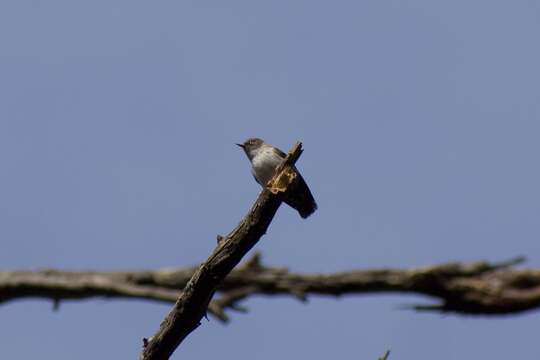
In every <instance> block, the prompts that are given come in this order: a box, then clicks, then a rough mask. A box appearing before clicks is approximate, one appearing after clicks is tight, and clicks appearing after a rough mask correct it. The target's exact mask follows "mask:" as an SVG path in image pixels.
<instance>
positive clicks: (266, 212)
mask: <svg viewBox="0 0 540 360" xmlns="http://www.w3.org/2000/svg"><path fill="white" fill-rule="evenodd" d="M301 154H302V144H301V143H296V145H295V146H294V147H293V148H292V149H291V151H290V152H289V154H288V155H287V157H286V158H285V159H284V160H283V162H282V163H281V164H280V166H278V168H277V169H276V174H275V175H274V177H273V178H272V180H270V182H269V184H268V185H267V188H265V189H263V191H262V192H261V194H260V195H259V197H258V199H257V201H256V202H255V204H254V205H253V207H252V208H251V210H250V211H249V213H248V214H247V216H246V217H245V218H244V219H243V220H242V221H241V222H240V224H238V226H237V227H236V228H235V229H234V230H233V231H231V232H230V233H229V234H228V235H227V236H225V237H222V236H218V245H217V247H216V248H215V249H214V252H213V253H212V254H211V255H210V257H209V258H208V259H207V260H206V261H205V262H204V263H203V264H202V265H201V266H200V267H199V268H198V269H197V270H196V271H195V273H194V274H193V276H192V277H191V279H190V280H189V281H188V283H187V284H186V286H185V287H184V289H183V291H182V293H181V294H180V297H179V298H178V300H177V301H176V302H175V304H174V306H173V308H172V310H171V311H170V312H169V314H168V315H167V316H166V317H165V319H164V320H163V322H162V323H161V326H160V328H159V330H158V331H157V333H156V334H155V335H154V336H152V337H151V338H150V339H149V340H145V341H144V349H143V352H142V354H141V359H142V360H157V359H159V360H164V359H168V358H169V357H170V356H171V355H172V353H173V352H174V350H175V349H176V348H177V347H178V345H179V344H180V343H181V342H182V340H183V339H185V338H186V337H187V336H188V335H189V334H190V333H191V332H192V331H193V330H195V329H196V328H197V327H198V326H199V325H200V320H201V319H202V317H203V316H205V314H206V312H207V308H208V306H209V304H210V300H211V299H212V296H213V295H214V293H215V291H216V290H217V288H218V287H219V286H220V285H221V283H222V281H223V279H224V278H225V277H226V276H227V275H228V274H229V273H230V272H231V271H232V269H233V268H234V267H235V266H236V265H237V264H238V263H239V262H240V260H241V259H242V257H243V256H244V255H245V254H246V253H247V252H248V251H249V250H250V249H251V248H252V247H253V246H254V245H255V244H256V243H257V241H259V239H260V238H261V236H263V235H264V234H265V233H266V230H267V229H268V226H269V225H270V223H271V222H272V219H273V218H274V215H275V213H276V211H277V209H278V208H279V206H280V205H281V202H282V195H283V194H284V193H285V192H286V191H288V190H289V186H293V185H294V184H295V183H296V181H295V180H296V179H295V178H296V172H295V171H293V170H292V168H291V166H293V165H294V164H295V163H296V161H297V160H298V158H299V157H300V155H301Z"/></svg>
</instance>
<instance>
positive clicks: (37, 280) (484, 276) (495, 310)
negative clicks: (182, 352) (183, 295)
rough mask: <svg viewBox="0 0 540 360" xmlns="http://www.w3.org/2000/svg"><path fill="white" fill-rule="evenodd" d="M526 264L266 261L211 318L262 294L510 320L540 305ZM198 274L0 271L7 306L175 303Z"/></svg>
mask: <svg viewBox="0 0 540 360" xmlns="http://www.w3.org/2000/svg"><path fill="white" fill-rule="evenodd" d="M522 261H523V258H521V257H518V258H515V259H511V260H509V261H505V262H501V263H495V264H493V263H489V262H483V261H482V262H474V263H447V264H439V265H433V266H426V267H420V268H412V269H380V270H353V271H347V272H340V273H333V274H299V273H292V272H290V271H288V270H287V269H286V268H283V267H269V266H264V265H263V264H261V262H260V256H259V255H258V254H255V255H254V256H253V257H252V258H251V259H249V260H247V261H246V262H244V263H243V264H241V265H240V266H239V267H238V268H236V269H235V270H233V271H232V272H231V273H230V274H229V275H228V276H227V277H226V278H225V280H224V281H223V283H222V284H221V286H220V287H219V288H218V290H217V291H218V292H219V293H220V295H221V296H220V297H219V298H218V299H215V300H212V301H211V302H210V305H209V312H210V313H211V314H212V315H214V316H216V317H218V318H219V319H221V320H223V321H226V320H227V319H228V316H227V315H226V313H225V311H226V310H227V309H233V310H240V311H244V310H245V309H243V308H242V307H240V306H239V303H240V302H241V301H242V300H244V299H246V298H248V297H250V296H255V295H259V296H260V295H263V296H273V295H277V296H293V297H295V298H297V299H300V300H303V301H305V300H306V299H307V298H308V297H309V296H312V295H327V296H344V295H354V294H370V293H413V294H420V295H428V296H430V297H433V298H436V299H438V300H439V303H437V304H426V305H415V306H411V308H412V309H415V310H421V311H438V312H454V313H458V314H481V315H504V314H514V313H519V312H523V311H527V310H533V309H537V308H539V307H540V269H515V268H513V267H512V266H513V265H516V264H519V263H521V262H522ZM196 270H197V269H196V268H194V267H188V268H178V269H161V270H155V271H133V272H67V271H58V270H41V271H9V272H0V303H2V302H7V301H10V300H11V301H13V300H18V299H22V298H46V299H50V300H53V301H54V302H55V303H58V302H60V301H63V300H81V299H87V298H93V297H107V298H136V299H144V300H152V301H160V302H175V301H176V299H177V298H178V296H179V294H180V292H179V291H178V290H177V289H181V288H183V287H184V286H185V285H186V284H187V282H188V281H189V279H190V278H191V276H192V275H193V274H194V273H195V271H196Z"/></svg>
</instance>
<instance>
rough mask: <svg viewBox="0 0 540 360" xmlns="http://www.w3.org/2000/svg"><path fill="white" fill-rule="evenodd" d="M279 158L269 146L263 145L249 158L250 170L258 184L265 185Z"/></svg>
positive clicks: (279, 161) (280, 159)
mask: <svg viewBox="0 0 540 360" xmlns="http://www.w3.org/2000/svg"><path fill="white" fill-rule="evenodd" d="M282 160H283V158H281V157H280V156H279V155H278V154H277V153H276V152H275V151H274V150H273V149H272V148H271V147H264V148H263V149H261V150H259V151H258V152H257V155H256V156H254V157H253V159H252V160H251V166H252V167H251V172H252V173H253V176H255V179H256V180H257V182H258V183H259V184H261V185H262V186H265V185H266V183H267V182H268V181H269V180H270V179H271V178H272V176H273V175H274V171H275V170H276V167H277V166H278V165H279V164H280V163H281V161H282Z"/></svg>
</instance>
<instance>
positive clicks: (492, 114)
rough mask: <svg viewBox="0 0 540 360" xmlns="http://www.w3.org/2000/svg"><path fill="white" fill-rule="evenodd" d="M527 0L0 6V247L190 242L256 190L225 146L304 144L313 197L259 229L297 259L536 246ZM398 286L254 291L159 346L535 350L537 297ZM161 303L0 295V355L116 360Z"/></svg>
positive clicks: (280, 253)
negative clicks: (467, 304) (333, 294)
mask: <svg viewBox="0 0 540 360" xmlns="http://www.w3.org/2000/svg"><path fill="white" fill-rule="evenodd" d="M538 34H540V5H539V4H538V3H536V2H533V1H519V0H518V1H512V2H508V1H453V2H447V1H420V0H417V1H408V2H403V1H364V2H356V1H334V2H325V1H313V0H312V1H292V2H285V1H273V2H254V1H225V2H224V1H202V2H201V1H183V2H178V1H175V2H173V1H161V2H148V1H138V0H134V1H133V0H132V1H121V0H112V1H99V0H98V1H92V2H82V1H66V0H58V1H54V0H53V1H47V2H45V1H39V0H34V1H25V0H17V1H12V0H7V1H3V2H1V3H0V80H1V81H0V166H1V168H2V171H1V172H0V185H1V186H0V199H1V202H0V238H1V239H2V240H1V241H2V249H3V250H2V251H1V252H0V266H1V267H2V268H3V269H37V268H44V267H55V268H61V269H96V270H114V269H153V268H159V267H165V266H187V265H193V264H197V263H199V262H201V261H203V260H204V259H205V258H206V257H207V255H208V254H209V253H210V252H211V250H212V249H213V247H214V245H215V237H216V234H224V233H226V232H228V231H229V230H230V229H232V228H233V227H234V226H235V225H236V224H237V222H238V221H239V220H240V219H241V217H242V216H243V215H244V214H245V213H246V211H247V210H248V209H249V207H250V206H251V204H252V203H253V201H254V200H255V198H256V196H257V194H258V191H259V187H258V185H257V184H256V183H255V181H254V180H253V179H252V177H251V175H250V173H249V164H248V161H247V159H246V158H245V156H244V154H242V153H241V152H240V151H239V149H238V148H237V147H236V146H235V145H234V143H236V142H240V141H243V140H244V139H245V138H247V137H251V136H258V137H262V138H264V139H265V140H267V141H268V142H270V143H272V144H274V145H276V146H279V147H281V148H282V149H283V150H288V149H289V148H290V147H291V145H292V144H293V143H294V142H295V141H296V140H301V141H303V143H304V148H305V152H304V154H303V156H302V157H301V159H300V161H299V163H298V167H299V168H300V169H301V171H302V173H303V175H304V178H305V179H306V180H307V182H308V183H309V185H310V187H311V189H312V192H313V193H314V195H315V197H316V199H317V202H318V204H319V211H318V212H317V213H316V214H314V215H313V216H312V217H310V218H309V219H308V220H305V221H303V220H302V219H300V218H299V217H298V215H297V213H296V212H294V211H293V210H291V209H289V208H287V207H285V206H284V207H282V208H280V210H279V211H278V214H277V216H276V218H275V220H274V222H273V223H272V225H271V226H270V229H269V231H268V233H267V235H266V236H265V237H264V238H263V239H262V241H261V242H260V243H259V244H258V245H257V247H256V248H257V250H258V251H260V252H262V254H263V261H264V262H265V263H266V264H269V265H276V266H287V267H289V268H290V269H292V270H294V271H301V272H319V271H321V272H331V271H342V270H348V269H353V268H374V267H413V266H422V265H427V264H433V263H439V262H446V261H454V260H463V261H471V260H480V259H485V260H493V261H497V260H503V259H507V258H509V257H513V256H515V255H525V256H526V257H527V259H528V262H527V265H528V266H531V267H540V256H539V250H540V246H539V243H538V238H539V235H540V228H539V226H538V218H539V216H540V190H539V188H538V184H539V183H540V168H539V166H538V157H539V154H540V142H539V141H538V138H539V136H540V72H539V67H538V64H540V45H539V42H538ZM427 301H429V300H428V299H426V298H423V297H417V296H397V295H384V296H378V295H377V296H374V295H370V296H362V297H360V296H354V297H346V298H341V299H337V300H336V299H333V298H312V299H311V300H310V302H309V304H308V305H303V304H300V303H298V302H296V301H294V300H291V299H285V298H277V299H267V298H255V299H252V300H249V301H247V302H246V305H247V306H248V307H249V308H250V312H249V313H248V314H233V316H232V322H231V323H230V324H229V325H227V326H224V325H222V324H220V323H219V322H217V321H215V320H212V319H211V320H210V321H209V322H204V323H203V325H202V326H201V327H200V328H199V329H198V330H197V331H196V332H195V333H193V334H192V335H191V336H190V337H189V338H188V339H187V340H186V341H185V343H183V344H182V346H181V347H180V348H179V349H178V350H177V352H176V353H175V355H174V356H173V359H180V358H188V357H189V358H192V359H207V358H210V357H213V356H216V355H223V354H230V355H231V356H235V357H236V358H239V359H243V358H254V359H275V358H279V357H280V358H292V357H302V358H309V359H328V358H329V357H336V356H338V357H340V358H359V359H375V358H376V357H377V356H380V355H382V353H383V352H384V351H385V350H386V349H391V350H392V352H393V353H392V355H391V358H395V359H432V358H434V357H437V358H438V359H442V360H447V359H463V358H489V359H492V360H495V359H508V358H535V357H538V356H539V355H540V351H539V350H538V347H537V346H536V344H537V335H536V334H537V323H538V320H539V317H538V316H539V314H538V313H537V312H532V313H527V314H522V315H519V316H512V317H501V318H485V317H458V316H453V315H449V316H441V315H437V314H416V313H414V312H411V311H406V310H400V309H399V307H400V306H401V305H403V304H409V303H416V302H427ZM168 309H169V306H167V305H162V304H153V303H148V302H142V301H106V300H92V301H84V302H67V303H62V304H61V306H60V309H59V311H57V312H53V311H52V305H51V304H50V303H48V302H44V301H39V300H28V301H19V302H14V303H10V304H7V305H3V306H2V307H1V308H0V324H2V325H1V326H0V339H2V340H1V341H0V343H1V344H2V346H1V349H0V354H1V355H2V358H10V359H28V358H35V357H38V356H43V355H44V354H46V357H48V358H55V359H94V358H96V357H98V356H100V357H106V358H135V357H136V356H137V355H138V353H139V351H140V346H141V339H142V337H147V336H150V335H151V334H152V333H153V332H154V331H155V330H156V329H157V327H158V325H159V323H160V321H161V319H162V318H163V316H164V315H165V314H166V313H167V311H168Z"/></svg>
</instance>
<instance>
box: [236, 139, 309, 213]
mask: <svg viewBox="0 0 540 360" xmlns="http://www.w3.org/2000/svg"><path fill="white" fill-rule="evenodd" d="M236 145H238V146H240V147H241V148H242V149H243V150H244V152H245V153H246V155H247V157H248V159H249V161H250V162H251V173H252V174H253V177H254V178H255V180H256V181H257V182H258V183H259V184H260V185H261V186H262V187H263V188H265V187H266V184H267V183H268V181H270V179H272V177H273V176H274V172H275V171H276V168H277V167H278V166H279V164H281V162H282V161H283V159H285V157H286V156H287V155H286V154H285V153H284V152H283V151H281V150H280V149H278V148H277V147H275V146H272V145H270V144H267V143H265V142H264V141H263V140H262V139H259V138H249V139H247V140H246V141H244V142H243V143H242V144H236ZM293 170H294V171H295V173H296V175H297V176H298V182H297V185H296V186H295V188H294V189H293V191H291V192H289V193H287V194H286V196H285V198H284V199H283V201H284V202H285V203H286V204H287V205H289V206H290V207H292V208H293V209H295V210H296V211H298V213H299V214H300V216H301V217H302V218H303V219H305V218H307V217H308V216H310V215H311V214H313V213H314V212H315V210H317V203H316V202H315V199H314V198H313V195H312V194H311V191H310V190H309V187H308V186H307V184H306V182H305V181H304V179H303V178H302V175H300V172H299V171H298V170H297V169H296V167H294V168H293Z"/></svg>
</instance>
